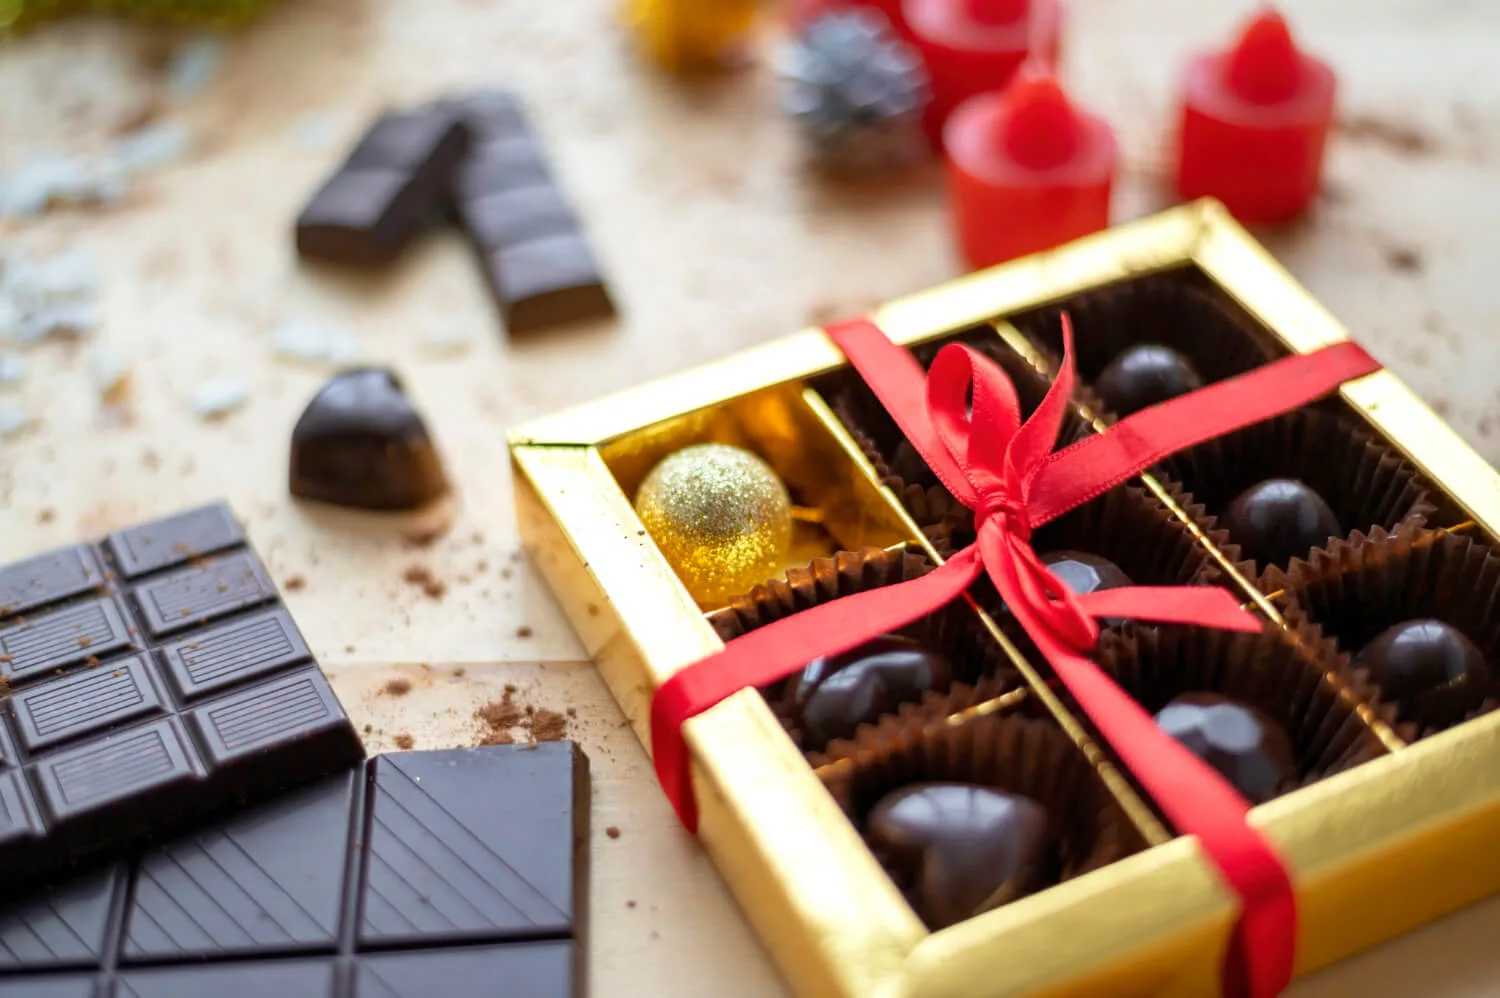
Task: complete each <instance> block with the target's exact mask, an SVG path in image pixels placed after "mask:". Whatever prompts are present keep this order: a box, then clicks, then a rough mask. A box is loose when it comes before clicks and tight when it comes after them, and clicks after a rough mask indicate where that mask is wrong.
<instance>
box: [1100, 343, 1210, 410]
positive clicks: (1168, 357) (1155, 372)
mask: <svg viewBox="0 0 1500 998" xmlns="http://www.w3.org/2000/svg"><path fill="white" fill-rule="evenodd" d="M1202 387H1203V376H1202V375H1200V374H1199V373H1198V372H1197V370H1195V369H1194V367H1193V365H1192V363H1191V362H1190V361H1189V360H1188V359H1187V358H1186V357H1184V356H1183V355H1182V354H1180V353H1178V352H1177V351H1176V350H1173V349H1172V348H1171V347H1164V346H1161V345H1160V344H1156V343H1143V344H1141V345H1140V346H1135V347H1131V348H1130V349H1128V350H1125V351H1123V352H1121V353H1120V354H1119V355H1117V356H1116V357H1115V359H1114V360H1112V361H1110V362H1109V363H1108V364H1107V365H1106V366H1105V368H1104V370H1102V371H1100V372H1099V377H1097V378H1095V379H1094V391H1095V392H1097V393H1098V395H1099V398H1100V399H1101V400H1103V402H1104V404H1105V405H1107V406H1109V408H1110V410H1111V411H1112V412H1114V413H1115V414H1116V415H1118V416H1128V415H1130V414H1131V413H1133V412H1138V411H1139V410H1141V409H1144V408H1146V407H1147V406H1153V405H1156V403H1158V402H1165V401H1166V400H1167V399H1171V398H1176V397H1177V396H1179V395H1186V394H1187V393H1188V392H1195V391H1197V390H1198V389H1200V388H1202Z"/></svg>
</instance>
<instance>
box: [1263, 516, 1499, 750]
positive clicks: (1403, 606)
mask: <svg viewBox="0 0 1500 998" xmlns="http://www.w3.org/2000/svg"><path fill="white" fill-rule="evenodd" d="M1260 584H1261V587H1262V588H1263V589H1264V590H1265V591H1266V592H1268V593H1275V594H1277V595H1276V596H1275V599H1276V602H1277V603H1278V604H1279V605H1280V606H1281V607H1282V608H1283V611H1284V615H1285V616H1286V617H1287V619H1288V620H1298V621H1309V622H1316V623H1317V624H1318V625H1320V626H1321V628H1322V630H1323V631H1324V632H1325V633H1326V634H1328V635H1329V636H1330V637H1331V638H1333V639H1334V641H1335V642H1336V643H1337V647H1338V651H1339V655H1340V661H1341V664H1343V665H1344V666H1345V667H1348V668H1351V675H1352V677H1353V678H1354V680H1355V681H1356V682H1359V683H1362V684H1364V685H1366V686H1367V687H1368V688H1369V689H1370V690H1371V692H1372V695H1373V696H1374V697H1375V698H1376V700H1377V708H1378V710H1379V713H1380V715H1381V717H1382V718H1384V719H1386V720H1387V721H1388V723H1391V724H1392V725H1393V726H1394V727H1395V729H1396V733H1397V734H1398V735H1400V736H1401V737H1402V738H1404V739H1405V740H1407V741H1415V740H1416V739H1418V738H1423V737H1426V736H1427V735H1429V734H1433V733H1434V732H1436V731H1438V730H1441V729H1439V728H1433V727H1424V726H1421V725H1419V724H1418V723H1416V722H1415V721H1414V720H1411V719H1406V718H1402V717H1401V716H1400V712H1399V711H1398V709H1397V706H1396V704H1394V703H1380V702H1379V699H1378V698H1379V687H1378V686H1376V685H1375V684H1374V683H1372V682H1370V680H1369V675H1368V673H1367V672H1366V670H1364V669H1353V668H1352V667H1349V666H1348V662H1349V660H1350V659H1351V658H1352V657H1353V656H1354V655H1356V654H1358V653H1359V651H1360V649H1362V648H1364V646H1365V645H1366V644H1368V643H1369V642H1370V640H1371V639H1372V638H1374V637H1375V636H1376V635H1378V634H1379V633H1380V632H1381V631H1383V630H1385V629H1386V628H1387V627H1390V626H1392V625H1393V624H1399V623H1401V622H1402V621H1403V620H1418V619H1422V618H1428V617H1430V618H1434V619H1437V620H1441V621H1444V622H1445V623H1448V624H1451V625H1452V626H1453V627H1455V628H1457V629H1458V630H1460V631H1462V632H1463V633H1464V634H1465V635H1467V636H1468V637H1469V638H1470V639H1471V640H1472V641H1473V642H1474V643H1475V644H1477V645H1478V646H1479V648H1480V650H1481V651H1483V652H1484V657H1485V661H1486V662H1488V663H1489V664H1490V667H1491V670H1492V671H1494V670H1495V669H1496V666H1497V664H1500V614H1497V613H1496V610H1495V608H1496V606H1497V605H1500V602H1497V601H1500V552H1497V551H1496V550H1495V549H1494V548H1491V547H1488V546H1486V545H1484V544H1481V543H1479V542H1477V541H1476V540H1474V539H1472V538H1469V537H1461V536H1459V535H1457V534H1450V533H1448V532H1446V531H1441V530H1426V529H1423V528H1421V527H1418V526H1415V525H1412V524H1406V525H1403V526H1402V527H1401V528H1400V529H1398V530H1396V531H1394V532H1391V531H1387V530H1384V529H1379V528H1377V529H1376V530H1374V531H1372V532H1371V533H1370V534H1369V535H1368V536H1366V535H1364V534H1362V533H1355V534H1354V535H1353V536H1351V537H1350V538H1349V539H1348V540H1338V541H1334V542H1333V543H1332V544H1330V545H1329V546H1328V548H1327V549H1326V550H1318V551H1314V552H1312V554H1311V556H1310V558H1309V559H1308V560H1305V561H1304V560H1302V559H1293V561H1292V563H1291V565H1289V566H1288V567H1287V568H1286V570H1284V571H1283V570H1282V569H1279V568H1274V567H1273V568H1270V569H1267V570H1266V573H1265V575H1264V576H1263V577H1262V579H1261V583H1260ZM1497 703H1500V683H1497V685H1496V686H1495V687H1493V688H1492V689H1491V691H1490V694H1489V696H1488V697H1487V698H1486V699H1485V701H1484V702H1483V703H1482V704H1481V705H1480V707H1479V708H1478V709H1477V710H1475V711H1473V712H1472V713H1470V714H1469V716H1468V717H1467V718H1465V720H1468V719H1470V718H1473V717H1477V716H1479V715H1480V714H1486V713H1489V712H1490V711H1491V710H1494V709H1495V707H1496V705H1497ZM1460 723H1461V722H1460Z"/></svg>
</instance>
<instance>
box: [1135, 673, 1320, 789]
mask: <svg viewBox="0 0 1500 998" xmlns="http://www.w3.org/2000/svg"><path fill="white" fill-rule="evenodd" d="M1156 723H1157V724H1158V725H1159V726H1160V727H1161V729H1162V730H1163V731H1165V732H1166V733H1167V734H1169V735H1171V736H1172V737H1173V738H1175V739H1177V740H1178V741H1179V742H1181V743H1182V744H1183V745H1184V746H1185V747H1186V748H1187V749H1188V750H1189V751H1191V752H1192V753H1193V754H1194V755H1196V756H1197V757H1198V758H1200V759H1202V760H1203V761H1204V762H1206V763H1208V764H1209V765H1210V766H1212V767H1214V768H1215V769H1217V770H1218V771H1219V773H1220V774H1221V775H1222V776H1223V777H1224V778H1225V779H1226V780H1228V781H1229V782H1230V783H1232V784H1234V786H1235V788H1236V789H1238V790H1239V792H1240V793H1242V794H1244V795H1245V797H1247V798H1248V799H1249V800H1250V801H1251V802H1252V803H1255V804H1261V803H1264V802H1265V801H1268V800H1270V799H1271V798H1272V797H1275V796H1276V793H1277V791H1279V790H1280V789H1281V787H1282V786H1284V785H1285V784H1286V783H1288V782H1289V781H1291V780H1294V779H1296V777H1297V758H1296V755H1295V753H1294V752H1293V751H1292V741H1291V739H1290V738H1289V737H1287V733H1286V731H1285V730H1283V729H1282V728H1281V726H1280V725H1278V724H1277V723H1276V722H1275V721H1273V720H1271V719H1270V718H1269V717H1267V716H1266V715H1265V714H1263V713H1261V712H1260V711H1259V710H1256V709H1255V708H1254V707H1251V706H1249V705H1248V704H1243V703H1238V702H1236V701H1234V700H1231V699H1229V698H1228V697H1224V696H1220V695H1219V694H1217V693H1184V694H1183V695H1182V696H1179V697H1177V698H1176V699H1175V700H1173V701H1172V702H1171V703H1169V704H1167V705H1166V706H1165V707H1163V708H1162V709H1161V710H1160V711H1158V712H1157V715H1156Z"/></svg>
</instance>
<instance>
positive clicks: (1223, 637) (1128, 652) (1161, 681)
mask: <svg viewBox="0 0 1500 998" xmlns="http://www.w3.org/2000/svg"><path fill="white" fill-rule="evenodd" d="M1094 658H1095V661H1097V662H1098V663H1099V666H1100V668H1102V669H1103V670H1104V671H1105V672H1107V673H1108V674H1109V675H1110V676H1111V677H1113V678H1114V680H1115V681H1116V682H1117V683H1119V684H1120V688H1121V689H1123V690H1124V691H1125V692H1126V693H1129V694H1130V695H1131V696H1132V697H1133V698H1134V699H1135V700H1136V702H1137V703H1139V704H1140V705H1141V706H1142V707H1144V708H1145V709H1146V710H1147V711H1149V712H1150V713H1152V714H1155V713H1156V712H1157V711H1159V710H1161V709H1162V708H1163V707H1165V706H1166V705H1167V704H1168V703H1170V702H1171V701H1172V700H1173V699H1174V698H1175V697H1177V696H1179V695H1181V694H1183V693H1195V692H1208V693H1218V694H1221V695H1223V696H1226V697H1229V698H1230V699H1232V700H1237V701H1239V702H1241V703H1245V704H1248V705H1250V706H1252V707H1255V708H1257V709H1259V710H1260V711H1262V712H1263V713H1264V714H1265V715H1266V716H1267V717H1269V718H1271V719H1272V720H1273V721H1275V722H1277V723H1278V724H1279V725H1281V727H1282V729H1283V730H1284V731H1285V732H1286V733H1287V735H1288V737H1289V738H1290V739H1291V743H1292V747H1293V750H1294V752H1295V754H1296V757H1297V762H1298V776H1297V779H1296V780H1293V781H1291V782H1289V783H1288V784H1287V785H1286V786H1284V787H1282V788H1280V790H1278V795H1279V794H1281V793H1286V792H1287V791H1289V790H1293V789H1296V788H1297V787H1299V786H1303V785H1306V784H1308V783H1312V782H1315V781H1317V780H1320V779H1322V778H1323V777H1325V776H1329V775H1331V774H1333V773H1337V772H1342V771H1343V770H1345V769H1348V768H1350V767H1352V766H1357V765H1359V764H1360V763H1362V762H1367V761H1368V760H1370V759H1373V758H1375V757H1376V756H1379V755H1381V754H1383V753H1384V751H1385V748H1384V746H1383V745H1382V744H1381V742H1380V740H1379V739H1378V738H1376V737H1375V735H1374V734H1373V733H1372V732H1371V730H1370V728H1369V726H1368V725H1367V724H1366V723H1365V721H1364V719H1363V718H1362V717H1361V716H1360V713H1359V708H1360V706H1361V705H1362V704H1363V703H1364V702H1365V696H1364V695H1362V694H1364V693H1366V692H1367V691H1366V690H1364V689H1363V688H1362V687H1360V686H1358V685H1357V684H1354V685H1350V684H1349V683H1348V681H1347V680H1348V677H1347V674H1346V673H1344V671H1343V669H1342V663H1341V662H1340V661H1339V659H1338V656H1337V653H1336V651H1335V649H1334V646H1333V642H1332V641H1331V640H1329V639H1327V638H1325V637H1324V636H1323V634H1322V632H1321V631H1320V630H1319V629H1318V628H1317V627H1316V626H1314V625H1311V624H1308V623H1305V622H1303V623H1299V624H1297V625H1295V626H1292V627H1291V628H1290V629H1289V630H1288V631H1286V632H1283V631H1282V629H1281V628H1280V627H1278V626H1276V625H1275V624H1270V623H1267V624H1266V625H1265V629H1264V630H1262V631H1261V632H1260V633H1258V634H1240V633H1236V632H1233V631H1219V630H1214V629H1212V628H1207V627H1140V628H1135V629H1132V630H1128V631H1120V632H1111V633H1107V634H1105V635H1104V636H1103V637H1102V638H1101V640H1100V642H1099V648H1098V650H1097V651H1096V653H1095V656H1094Z"/></svg>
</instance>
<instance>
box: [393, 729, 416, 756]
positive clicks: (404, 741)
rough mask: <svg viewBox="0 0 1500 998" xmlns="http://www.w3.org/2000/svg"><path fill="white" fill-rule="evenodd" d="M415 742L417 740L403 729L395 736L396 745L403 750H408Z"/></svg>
mask: <svg viewBox="0 0 1500 998" xmlns="http://www.w3.org/2000/svg"><path fill="white" fill-rule="evenodd" d="M415 744H417V740H416V739H415V738H413V737H412V736H411V735H408V734H407V733H406V732H404V731H403V732H402V733H401V734H399V735H397V736H396V747H397V748H398V749H400V750H401V751H403V752H408V751H410V750H411V747H412V746H413V745H415Z"/></svg>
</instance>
